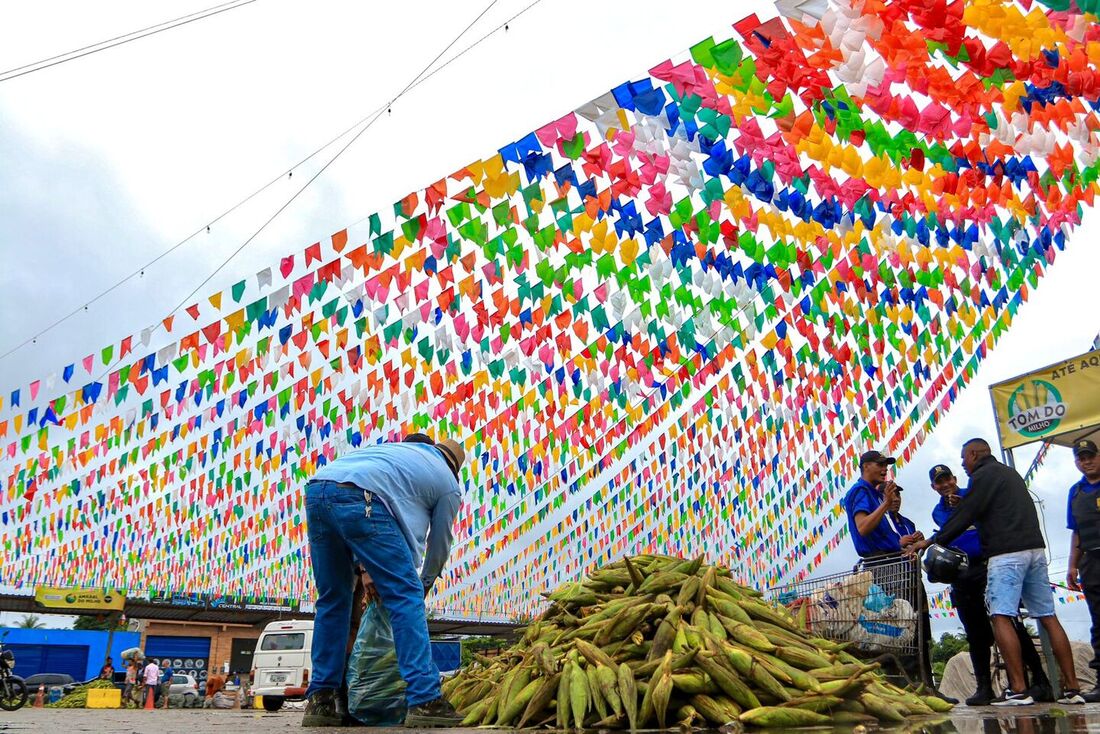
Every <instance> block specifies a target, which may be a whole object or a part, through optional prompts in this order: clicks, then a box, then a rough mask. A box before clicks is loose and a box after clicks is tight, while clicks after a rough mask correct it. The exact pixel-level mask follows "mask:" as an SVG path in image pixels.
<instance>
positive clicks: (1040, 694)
mask: <svg viewBox="0 0 1100 734" xmlns="http://www.w3.org/2000/svg"><path fill="white" fill-rule="evenodd" d="M928 478H929V479H930V480H931V482H932V489H934V490H935V491H936V493H937V494H938V495H939V496H940V501H939V502H938V503H937V504H936V506H935V507H933V508H932V521H933V522H935V523H936V527H940V528H942V527H943V526H944V525H946V524H947V521H948V520H949V519H950V518H951V516H952V515H953V514H955V508H956V507H958V506H959V503H960V502H962V499H963V497H965V496H966V495H967V493H968V491H967V488H966V487H960V486H959V482H958V480H957V479H956V478H955V472H953V471H951V469H950V468H949V467H947V466H945V465H943V464H936V465H935V466H934V467H932V469H931V470H930V471H929V472H928ZM951 547H952V548H954V549H955V550H959V551H962V552H963V553H965V554H966V556H967V560H968V561H969V565H968V567H967V569H966V572H965V573H963V574H961V575H960V576H959V577H958V578H957V579H955V580H954V581H952V582H951V606H953V607H955V612H956V613H958V615H959V621H960V622H962V626H963V630H964V631H965V632H966V639H967V641H968V642H969V643H970V645H969V648H970V649H969V651H968V652H969V654H970V662H971V663H972V664H973V666H974V681H975V683H977V688H976V690H975V691H974V695H973V696H971V697H970V698H968V699H966V705H967V706H987V705H989V704H990V703H991V702H992V701H993V699H994V698H995V696H994V694H993V676H992V673H991V671H990V669H989V660H990V654H991V653H992V649H993V627H992V626H991V625H990V623H989V612H987V611H986V609H985V587H986V574H987V571H986V566H985V556H984V555H982V546H981V540H980V539H979V538H978V529H977V528H975V527H974V526H973V525H972V526H970V527H969V528H967V529H966V530H965V531H964V532H963V534H962V535H960V536H959V537H957V538H955V540H954V541H953V542H952V543H951ZM1012 621H1013V623H1014V624H1013V626H1014V627H1015V629H1016V637H1017V638H1019V640H1020V650H1021V651H1022V657H1023V661H1024V665H1025V666H1026V667H1027V672H1028V674H1029V676H1030V678H1031V681H1030V682H1031V688H1029V689H1028V692H1029V693H1030V694H1031V697H1032V698H1034V699H1035V700H1036V701H1053V700H1054V692H1053V690H1052V689H1051V687H1050V680H1048V679H1047V674H1046V672H1045V671H1044V670H1043V663H1042V660H1041V659H1040V658H1039V653H1038V651H1037V650H1036V649H1035V643H1034V642H1032V640H1031V636H1030V635H1029V634H1028V633H1027V629H1025V628H1024V625H1023V623H1022V622H1021V621H1020V620H1019V619H1015V618H1014V619H1013V620H1012Z"/></svg>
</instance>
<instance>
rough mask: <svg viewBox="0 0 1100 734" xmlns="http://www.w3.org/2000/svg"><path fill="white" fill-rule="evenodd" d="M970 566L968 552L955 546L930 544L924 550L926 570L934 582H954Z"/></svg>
mask: <svg viewBox="0 0 1100 734" xmlns="http://www.w3.org/2000/svg"><path fill="white" fill-rule="evenodd" d="M968 568H970V561H969V560H968V559H967V557H966V554H965V553H963V552H962V551H958V550H955V549H954V548H944V547H943V546H942V545H930V546H928V549H927V550H926V551H925V552H924V571H925V573H927V574H928V580H929V581H931V582H932V583H935V584H950V583H954V581H955V580H956V579H958V578H959V576H961V575H962V574H964V573H965V572H966V570H967V569H968Z"/></svg>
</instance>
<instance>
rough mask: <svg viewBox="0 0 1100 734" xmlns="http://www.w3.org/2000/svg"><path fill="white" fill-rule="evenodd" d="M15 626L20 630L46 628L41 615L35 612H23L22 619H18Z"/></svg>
mask: <svg viewBox="0 0 1100 734" xmlns="http://www.w3.org/2000/svg"><path fill="white" fill-rule="evenodd" d="M15 626H16V628H17V629H21V630H40V629H45V628H46V625H44V624H43V623H42V619H41V617H39V616H38V615H37V614H24V615H23V619H21V620H19V624H17V625H15Z"/></svg>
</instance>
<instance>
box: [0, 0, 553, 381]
mask: <svg viewBox="0 0 1100 734" xmlns="http://www.w3.org/2000/svg"><path fill="white" fill-rule="evenodd" d="M253 1H254V0H253ZM541 2H542V0H533V1H532V2H531V3H529V4H528V5H527V6H525V7H524V8H522V9H521V10H520V11H519V12H517V13H516V14H515V15H513V16H511V17H510V18H508V19H507V20H505V21H504V22H503V23H501V24H499V25H498V26H496V27H495V28H493V29H491V30H489V31H488V32H487V33H485V35H483V36H481V37H480V38H479V39H478V40H476V41H474V42H473V43H471V44H470V45H469V46H466V47H465V48H464V49H462V50H461V51H459V52H458V53H456V54H455V55H454V56H452V57H450V58H449V59H447V60H446V61H444V62H443V63H442V64H440V65H439V66H437V67H436V68H435V69H432V70H431V72H429V73H427V74H422V75H421V76H420V77H419V78H418V79H417V80H416V81H415V82H414V83H413V84H411V85H410V86H409V87H408V89H406V90H405V92H403V93H402V94H404V93H407V92H409V91H412V90H413V89H415V88H416V87H418V86H420V85H421V84H423V83H424V82H426V81H428V80H429V79H431V78H432V77H433V76H435V75H436V74H438V73H439V72H441V71H443V70H444V69H446V68H447V67H448V66H450V65H451V64H453V63H454V62H455V61H457V60H458V59H460V58H462V57H463V56H465V55H466V54H468V53H469V52H470V51H472V50H473V49H475V48H476V47H478V46H480V45H481V44H482V43H484V42H485V41H486V40H487V39H488V38H489V37H490V36H492V35H493V34H494V33H496V32H498V31H500V30H501V29H507V28H508V25H509V24H510V23H512V22H513V21H515V20H516V19H517V18H519V17H520V16H521V15H523V14H524V13H526V12H527V11H529V10H530V9H531V8H533V7H535V6H536V5H538V4H539V3H541ZM459 37H461V36H459ZM453 45H454V42H452V43H451V46H453ZM449 48H450V46H448V49H449ZM443 53H446V50H444V52H443ZM440 56H442V54H440ZM440 56H437V57H436V61H438V60H439V58H440ZM432 63H435V61H433V62H432ZM395 99H396V98H395ZM390 104H392V102H390V103H387V104H383V105H381V106H380V107H377V108H375V109H374V110H373V111H371V112H369V113H367V114H366V115H364V116H363V117H361V118H359V120H357V121H356V122H355V123H354V124H352V125H350V126H348V127H347V128H345V129H344V130H343V131H341V132H340V133H338V134H337V135H335V136H334V137H332V138H331V139H329V140H328V141H327V142H325V143H324V144H323V145H321V146H319V147H318V148H316V149H315V150H314V151H313V152H312V153H309V154H308V155H306V156H305V157H304V158H302V159H301V160H299V161H298V162H297V163H294V164H293V165H291V166H290V167H289V168H287V169H286V170H284V171H282V172H281V173H279V174H278V175H277V176H275V177H274V178H272V179H270V180H269V181H268V182H267V183H265V184H264V185H263V186H260V187H259V188H258V189H256V190H255V191H253V192H252V193H251V194H249V195H248V196H246V197H244V198H243V199H241V200H240V201H238V202H237V203H236V204H234V205H233V206H231V207H229V208H228V209H226V210H225V211H223V212H222V213H221V214H219V215H217V216H216V217H214V218H213V219H211V220H209V221H208V222H207V223H206V224H204V225H202V226H201V227H199V228H198V229H196V230H195V231H194V232H192V233H191V234H189V235H187V236H186V237H184V238H183V239H181V240H179V241H178V242H176V243H175V244H174V245H172V246H171V247H169V248H167V249H166V250H164V251H162V252H161V253H160V254H159V255H157V256H156V257H154V258H153V259H151V260H149V261H148V262H146V263H145V264H143V265H141V266H139V267H136V268H134V269H133V270H132V271H131V272H129V273H128V274H126V275H124V276H123V277H121V278H119V279H118V280H117V281H115V282H114V283H112V284H111V285H109V286H107V287H106V288H104V289H103V290H101V291H100V292H99V293H97V294H96V295H94V296H92V297H91V298H89V299H87V300H85V301H84V302H83V303H82V304H81V305H79V306H77V307H76V308H74V309H73V310H71V311H69V312H68V313H66V314H63V315H61V316H59V317H57V318H56V319H55V320H54V321H52V322H50V323H49V324H48V325H46V326H44V327H42V328H41V329H39V330H38V331H36V332H35V333H33V334H31V335H30V336H28V337H26V338H25V339H23V341H21V342H19V343H17V344H14V345H12V346H11V347H10V348H8V349H5V350H4V351H3V352H2V353H0V360H2V359H5V358H7V357H10V356H11V355H12V354H14V353H15V352H17V351H19V350H20V349H22V348H23V347H25V346H27V345H28V344H33V343H35V342H36V341H37V340H38V339H39V337H42V336H43V335H45V334H47V333H48V332H50V331H52V330H53V329H55V328H57V327H58V326H60V325H61V324H63V323H65V322H66V321H68V320H69V319H71V318H72V317H74V316H76V315H77V314H79V313H81V312H83V311H87V310H88V307H89V306H91V305H92V304H93V303H95V302H96V301H98V300H100V299H101V298H103V297H104V296H107V295H109V294H110V293H112V292H113V291H115V290H117V289H118V288H119V287H120V286H122V285H125V284H126V283H127V282H129V281H130V280H133V279H134V278H136V277H138V276H140V275H143V274H144V273H145V271H146V270H148V269H149V268H151V267H152V266H153V265H156V264H157V263H158V262H160V261H161V260H162V259H164V258H165V257H167V256H168V255H170V254H172V253H173V252H175V251H176V250H178V249H179V248H181V247H183V246H184V245H186V244H187V243H188V242H190V241H191V240H193V239H195V238H196V237H198V236H199V235H200V234H202V233H203V232H209V231H210V227H211V226H213V225H214V224H217V223H218V222H220V221H221V220H223V219H225V218H226V217H228V216H229V215H230V214H232V213H233V212H235V211H236V210H237V209H240V208H241V207H242V206H244V205H245V204H247V203H248V202H250V201H252V199H254V198H256V197H257V196H259V195H260V194H262V193H263V192H264V191H266V190H267V189H269V188H271V187H272V186H274V185H275V184H277V183H278V182H279V181H282V180H283V179H284V178H286V177H287V176H288V175H291V174H293V173H294V171H296V170H297V169H298V168H299V167H301V166H302V165H303V164H305V163H306V162H308V161H310V160H311V159H313V158H315V157H316V156H317V155H319V154H320V153H321V152H322V151H324V150H326V149H327V148H328V147H330V146H331V145H333V144H334V143H336V142H337V141H339V140H340V139H341V138H343V137H344V136H346V135H348V134H349V133H351V132H353V131H355V130H356V129H357V128H358V127H359V126H360V125H363V124H364V123H367V124H370V123H371V122H373V120H374V119H375V118H376V117H377V116H378V115H379V114H381V113H382V112H384V111H385V110H387V109H388V108H389V105H390ZM265 226H266V225H265ZM175 310H177V311H178V310H179V309H178V308H177V309H175Z"/></svg>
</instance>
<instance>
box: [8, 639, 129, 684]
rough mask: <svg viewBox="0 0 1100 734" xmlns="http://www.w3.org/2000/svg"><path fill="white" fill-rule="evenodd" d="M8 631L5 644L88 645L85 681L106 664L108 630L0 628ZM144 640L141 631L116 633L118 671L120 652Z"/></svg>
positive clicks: (113, 654)
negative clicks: (104, 662)
mask: <svg viewBox="0 0 1100 734" xmlns="http://www.w3.org/2000/svg"><path fill="white" fill-rule="evenodd" d="M4 633H7V636H6V637H4V638H3V643H4V644H12V645H77V646H86V647H87V648H88V669H87V671H86V673H85V675H84V678H83V680H89V679H91V678H95V677H96V676H98V675H99V669H100V668H102V667H103V661H104V660H105V659H106V657H107V635H108V634H109V633H108V632H100V631H96V630H55V629H42V630H28V629H15V628H0V635H3V634H4ZM140 643H141V633H140V632H115V634H114V637H113V638H112V639H111V661H112V662H113V663H114V666H115V670H122V669H123V668H124V666H123V663H122V658H121V657H119V654H120V653H121V652H122V651H123V650H126V649H128V648H131V647H138V645H139V644H140ZM16 666H17V667H19V668H22V666H20V665H19V656H18V655H17V656H16ZM54 672H57V671H53V670H35V671H30V672H28V671H24V670H19V673H20V675H33V674H34V673H54Z"/></svg>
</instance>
